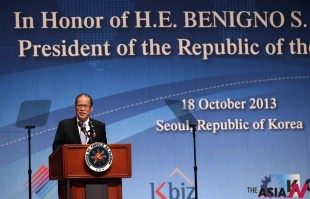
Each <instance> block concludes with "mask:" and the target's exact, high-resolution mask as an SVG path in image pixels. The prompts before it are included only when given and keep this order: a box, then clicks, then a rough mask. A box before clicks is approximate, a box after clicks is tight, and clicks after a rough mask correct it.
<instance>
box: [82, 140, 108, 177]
mask: <svg viewBox="0 0 310 199" xmlns="http://www.w3.org/2000/svg"><path fill="white" fill-rule="evenodd" d="M112 160H113V155H112V151H111V149H110V148H109V147H108V146H107V145H106V144H104V143H102V142H95V143H93V144H91V145H90V146H89V147H88V148H87V149H86V152H85V162H86V164H87V166H88V168H90V169H91V170H93V171H95V172H104V171H106V170H108V169H109V168H110V166H111V165H112Z"/></svg>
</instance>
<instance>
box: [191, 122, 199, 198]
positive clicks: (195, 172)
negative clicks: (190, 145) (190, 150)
mask: <svg viewBox="0 0 310 199" xmlns="http://www.w3.org/2000/svg"><path fill="white" fill-rule="evenodd" d="M190 127H192V132H193V142H194V178H195V199H198V182H197V181H198V180H197V163H196V125H195V124H190Z"/></svg>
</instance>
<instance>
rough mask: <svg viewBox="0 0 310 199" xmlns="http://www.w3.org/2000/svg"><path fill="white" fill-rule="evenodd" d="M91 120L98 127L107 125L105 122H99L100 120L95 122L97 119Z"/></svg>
mask: <svg viewBox="0 0 310 199" xmlns="http://www.w3.org/2000/svg"><path fill="white" fill-rule="evenodd" d="M90 120H91V121H92V123H94V124H96V125H98V124H100V125H105V124H104V123H103V122H101V121H99V120H95V119H93V118H91V119H90Z"/></svg>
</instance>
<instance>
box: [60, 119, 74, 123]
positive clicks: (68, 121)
mask: <svg viewBox="0 0 310 199" xmlns="http://www.w3.org/2000/svg"><path fill="white" fill-rule="evenodd" d="M74 121H76V119H75V118H67V119H63V120H61V121H60V122H59V123H74Z"/></svg>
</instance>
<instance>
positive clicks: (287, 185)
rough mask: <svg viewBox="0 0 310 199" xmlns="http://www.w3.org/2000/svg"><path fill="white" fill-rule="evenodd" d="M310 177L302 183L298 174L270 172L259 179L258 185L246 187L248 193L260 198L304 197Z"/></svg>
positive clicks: (309, 187)
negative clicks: (259, 183)
mask: <svg viewBox="0 0 310 199" xmlns="http://www.w3.org/2000/svg"><path fill="white" fill-rule="evenodd" d="M309 185H310V179H307V180H306V181H305V182H304V183H302V181H301V180H300V175H299V174H281V175H279V174H277V175H276V174H272V175H269V176H265V177H264V178H263V179H262V180H261V185H260V187H247V189H248V193H255V194H258V197H262V198H266V197H267V198H304V197H305V196H306V194H307V192H309V191H310V186H309Z"/></svg>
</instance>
